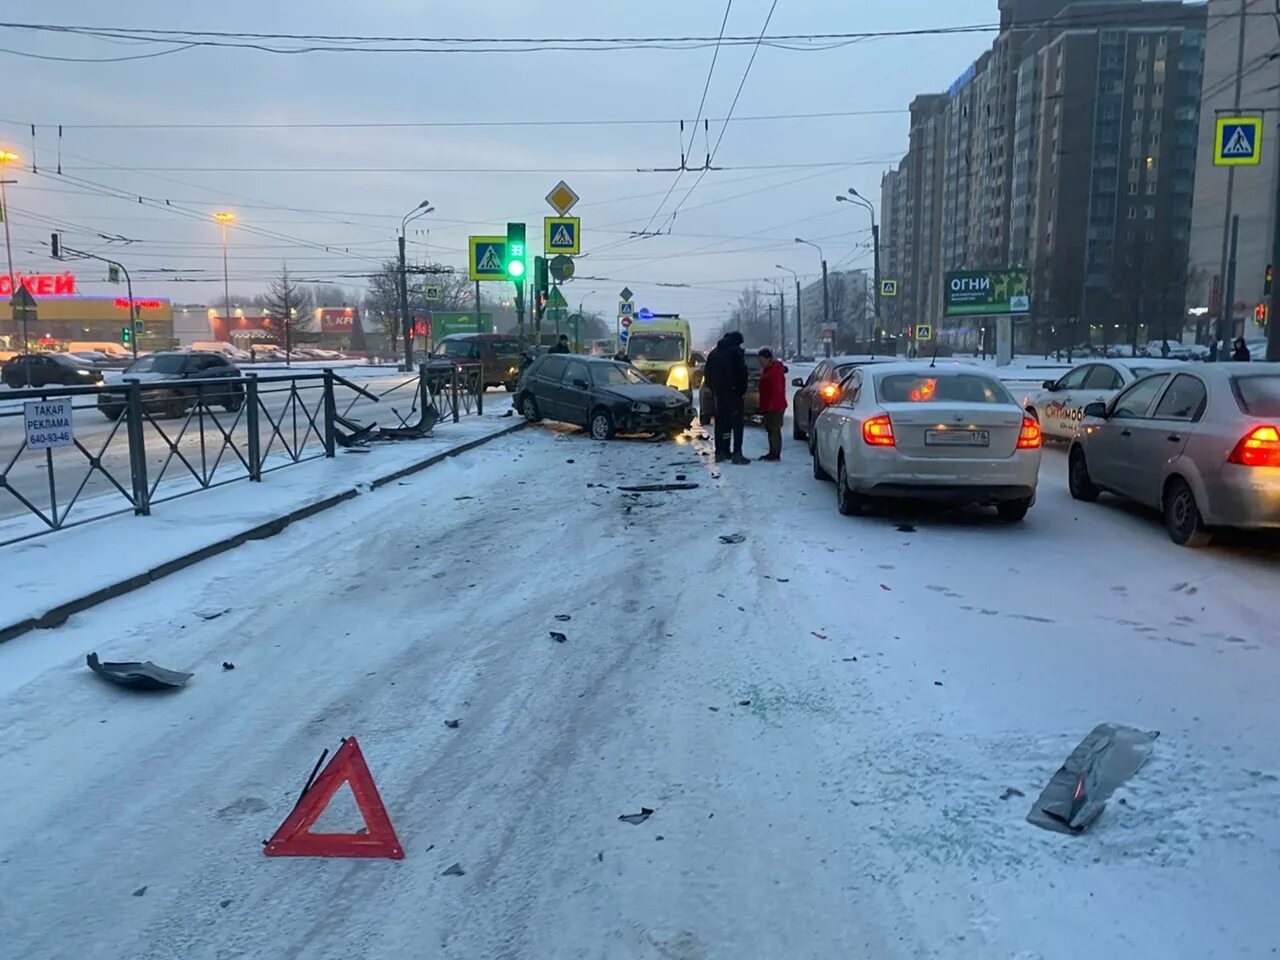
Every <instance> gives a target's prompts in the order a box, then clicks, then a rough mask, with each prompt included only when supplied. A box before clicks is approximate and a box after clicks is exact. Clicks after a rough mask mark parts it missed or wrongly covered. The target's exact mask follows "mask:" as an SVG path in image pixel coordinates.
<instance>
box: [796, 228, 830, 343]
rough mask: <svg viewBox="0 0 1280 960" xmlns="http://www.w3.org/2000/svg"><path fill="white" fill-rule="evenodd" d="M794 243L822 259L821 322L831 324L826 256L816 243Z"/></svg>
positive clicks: (808, 241) (797, 241)
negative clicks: (815, 252) (814, 252)
mask: <svg viewBox="0 0 1280 960" xmlns="http://www.w3.org/2000/svg"><path fill="white" fill-rule="evenodd" d="M796 243H803V244H805V245H806V246H809V247H813V249H815V250H817V251H818V256H819V257H821V258H822V322H823V323H824V324H825V323H830V322H831V293H830V291H829V290H828V289H827V256H826V254H824V253H823V252H822V248H821V247H820V246H818V245H817V244H816V243H814V242H813V241H812V240H801V239H800V238H799V237H796ZM826 342H827V339H826V338H825V337H823V343H826ZM827 349H828V350H830V347H828V348H827ZM830 355H831V354H830V353H828V354H827V356H830Z"/></svg>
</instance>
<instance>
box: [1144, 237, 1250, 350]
mask: <svg viewBox="0 0 1280 960" xmlns="http://www.w3.org/2000/svg"><path fill="white" fill-rule="evenodd" d="M1239 243H1240V217H1239V215H1238V214H1237V215H1233V216H1232V217H1231V233H1230V234H1229V235H1228V238H1227V302H1228V303H1235V302H1236V250H1237V247H1238V246H1239ZM1228 317H1229V321H1228V322H1229V323H1230V326H1229V327H1224V328H1223V329H1222V330H1221V331H1219V332H1220V333H1221V334H1222V336H1220V337H1219V338H1218V339H1219V340H1221V341H1222V346H1221V347H1219V348H1218V350H1217V357H1218V359H1219V360H1226V359H1228V358H1229V357H1230V356H1231V354H1230V353H1228V347H1227V344H1229V343H1230V342H1231V338H1232V336H1233V334H1235V320H1236V318H1235V311H1234V310H1232V311H1231V312H1230V313H1229V314H1228ZM1135 339H1136V338H1135Z"/></svg>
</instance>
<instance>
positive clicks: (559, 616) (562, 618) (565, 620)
mask: <svg viewBox="0 0 1280 960" xmlns="http://www.w3.org/2000/svg"><path fill="white" fill-rule="evenodd" d="M556 619H557V620H559V621H560V622H561V623H568V622H569V621H570V620H572V619H573V617H571V616H569V614H567V613H557V614H556Z"/></svg>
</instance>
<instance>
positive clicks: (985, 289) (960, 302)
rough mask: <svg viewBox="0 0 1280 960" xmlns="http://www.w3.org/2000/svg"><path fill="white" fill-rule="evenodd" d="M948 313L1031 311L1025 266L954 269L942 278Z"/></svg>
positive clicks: (954, 314)
mask: <svg viewBox="0 0 1280 960" xmlns="http://www.w3.org/2000/svg"><path fill="white" fill-rule="evenodd" d="M945 293H946V314H947V316H948V317H963V316H987V317H990V316H1000V315H1002V314H1010V313H1030V312H1031V280H1030V278H1029V276H1028V274H1027V271H1026V270H956V271H953V272H951V273H948V274H947V278H946V290H945Z"/></svg>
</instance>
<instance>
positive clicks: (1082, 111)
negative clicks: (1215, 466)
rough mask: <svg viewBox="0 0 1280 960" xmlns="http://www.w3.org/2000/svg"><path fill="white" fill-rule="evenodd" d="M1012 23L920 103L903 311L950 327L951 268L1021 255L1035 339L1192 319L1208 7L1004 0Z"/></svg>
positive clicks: (1004, 14)
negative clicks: (1191, 249) (1189, 272)
mask: <svg viewBox="0 0 1280 960" xmlns="http://www.w3.org/2000/svg"><path fill="white" fill-rule="evenodd" d="M1000 16H1001V32H1000V35H999V37H998V38H997V39H996V41H995V43H993V45H992V47H991V50H989V51H988V52H986V53H984V54H983V55H982V56H981V57H979V58H978V60H976V61H975V62H974V64H973V65H972V66H971V67H969V68H968V69H967V70H965V71H964V73H963V74H961V76H960V77H959V78H958V79H957V80H956V82H955V83H954V84H953V85H952V86H951V88H950V89H949V90H948V92H947V93H946V94H938V95H924V96H918V97H916V98H915V100H913V101H912V104H911V136H910V147H909V149H908V152H907V155H906V157H905V158H904V160H903V165H902V166H901V167H900V168H899V171H900V172H899V174H898V175H897V176H896V177H895V178H894V179H893V181H892V186H893V188H894V189H895V190H898V189H899V188H900V186H901V189H902V191H903V193H904V195H903V196H901V197H898V198H896V202H895V206H894V215H895V218H896V219H897V220H898V221H899V222H900V223H901V229H900V230H890V232H889V243H890V245H891V247H892V249H891V250H890V252H889V253H888V258H889V260H890V261H891V262H894V263H900V264H901V272H902V280H903V284H902V286H903V290H902V293H903V296H902V297H901V304H900V311H901V315H902V318H903V321H902V322H904V323H911V322H922V321H932V322H934V323H935V324H938V323H940V321H941V320H942V315H943V312H944V303H943V297H942V288H943V282H944V278H945V275H946V273H947V272H948V271H951V270H957V269H1001V268H1005V267H1010V266H1022V267H1025V268H1026V269H1028V270H1029V271H1030V272H1031V273H1032V313H1031V316H1030V318H1028V321H1025V322H1023V323H1020V324H1019V327H1020V336H1019V339H1020V340H1022V341H1023V342H1024V343H1031V342H1036V343H1037V345H1041V344H1044V345H1052V344H1055V343H1061V342H1065V341H1066V340H1068V339H1070V338H1071V337H1072V336H1075V335H1076V334H1079V339H1084V338H1085V336H1086V335H1087V331H1088V325H1090V324H1092V325H1093V326H1094V330H1095V333H1094V336H1095V338H1096V339H1099V340H1103V341H1118V340H1121V339H1129V338H1133V337H1137V336H1138V334H1139V332H1140V329H1139V328H1142V327H1146V328H1149V329H1147V330H1144V331H1141V332H1143V333H1147V334H1154V333H1155V332H1156V331H1157V329H1158V330H1159V331H1161V332H1170V333H1171V334H1172V333H1174V332H1176V331H1178V330H1180V328H1181V325H1182V316H1183V313H1182V302H1181V291H1182V290H1183V288H1184V286H1185V283H1186V260H1187V245H1188V242H1189V237H1190V230H1191V191H1192V182H1193V181H1192V178H1193V173H1194V166H1195V162H1196V124H1197V122H1198V119H1199V114H1198V110H1197V104H1198V99H1199V95H1200V89H1201V81H1202V69H1203V68H1202V49H1203V38H1204V31H1205V24H1206V16H1205V8H1204V6H1202V5H1193V4H1186V3H1180V2H1173V0H1150V2H1142V0H1075V2H1067V0H1000ZM904 174H905V176H904ZM899 178H901V180H902V183H901V185H900V184H899V182H898V179H899ZM882 203H883V197H882ZM954 326H957V327H958V326H960V325H958V324H957V325H954ZM947 327H948V325H946V324H942V325H941V329H943V330H944V331H945V330H946V329H947ZM1117 327H1118V328H1119V330H1120V331H1123V332H1117ZM969 335H971V331H969Z"/></svg>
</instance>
